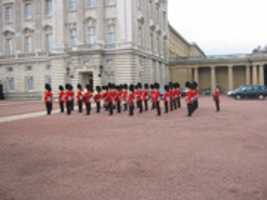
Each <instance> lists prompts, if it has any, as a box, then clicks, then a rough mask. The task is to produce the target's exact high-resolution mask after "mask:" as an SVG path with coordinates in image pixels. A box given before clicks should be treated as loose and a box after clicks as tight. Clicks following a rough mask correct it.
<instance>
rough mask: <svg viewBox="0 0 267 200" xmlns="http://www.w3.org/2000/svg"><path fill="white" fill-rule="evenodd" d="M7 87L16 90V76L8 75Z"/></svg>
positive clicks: (9, 89)
mask: <svg viewBox="0 0 267 200" xmlns="http://www.w3.org/2000/svg"><path fill="white" fill-rule="evenodd" d="M7 89H8V91H14V90H15V79H14V77H8V78H7Z"/></svg>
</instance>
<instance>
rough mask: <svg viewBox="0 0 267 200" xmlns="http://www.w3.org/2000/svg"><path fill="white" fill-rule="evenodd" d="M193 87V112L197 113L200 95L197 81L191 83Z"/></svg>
mask: <svg viewBox="0 0 267 200" xmlns="http://www.w3.org/2000/svg"><path fill="white" fill-rule="evenodd" d="M191 85H192V90H193V91H192V92H193V112H195V111H196V110H197V109H198V106H199V105H198V98H199V93H198V83H197V82H196V81H192V82H191Z"/></svg>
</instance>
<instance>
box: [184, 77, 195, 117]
mask: <svg viewBox="0 0 267 200" xmlns="http://www.w3.org/2000/svg"><path fill="white" fill-rule="evenodd" d="M185 86H186V88H187V89H188V91H187V93H186V97H185V101H186V104H187V112H188V117H191V116H192V114H193V112H194V105H193V99H194V91H193V85H192V83H191V82H186V83H185Z"/></svg>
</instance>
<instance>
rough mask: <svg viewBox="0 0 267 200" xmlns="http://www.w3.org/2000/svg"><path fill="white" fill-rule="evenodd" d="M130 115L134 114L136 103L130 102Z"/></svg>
mask: <svg viewBox="0 0 267 200" xmlns="http://www.w3.org/2000/svg"><path fill="white" fill-rule="evenodd" d="M129 115H130V116H133V115H134V104H133V103H132V104H129Z"/></svg>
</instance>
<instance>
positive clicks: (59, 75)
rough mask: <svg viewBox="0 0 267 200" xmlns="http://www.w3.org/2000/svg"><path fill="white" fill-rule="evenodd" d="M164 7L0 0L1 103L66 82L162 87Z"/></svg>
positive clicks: (161, 2) (118, 0)
mask: <svg viewBox="0 0 267 200" xmlns="http://www.w3.org/2000/svg"><path fill="white" fill-rule="evenodd" d="M167 7H168V1H167V0H1V1H0V13H1V18H0V82H1V83H2V84H3V85H4V90H5V94H6V96H7V97H10V98H11V97H14V98H15V97H16V98H18V97H40V96H41V94H42V91H43V87H44V84H45V83H51V84H52V87H53V89H57V87H58V85H61V84H62V85H64V84H66V83H72V84H73V85H76V84H77V83H81V84H83V85H85V84H87V83H90V84H92V85H93V86H96V85H104V84H107V83H108V82H113V83H116V84H120V83H137V82H143V83H144V82H148V83H152V82H155V81H157V82H160V83H162V84H163V83H165V82H167V81H168V80H169V73H168V72H169V69H168V48H167V45H168V17H167V16H168V10H167Z"/></svg>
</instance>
